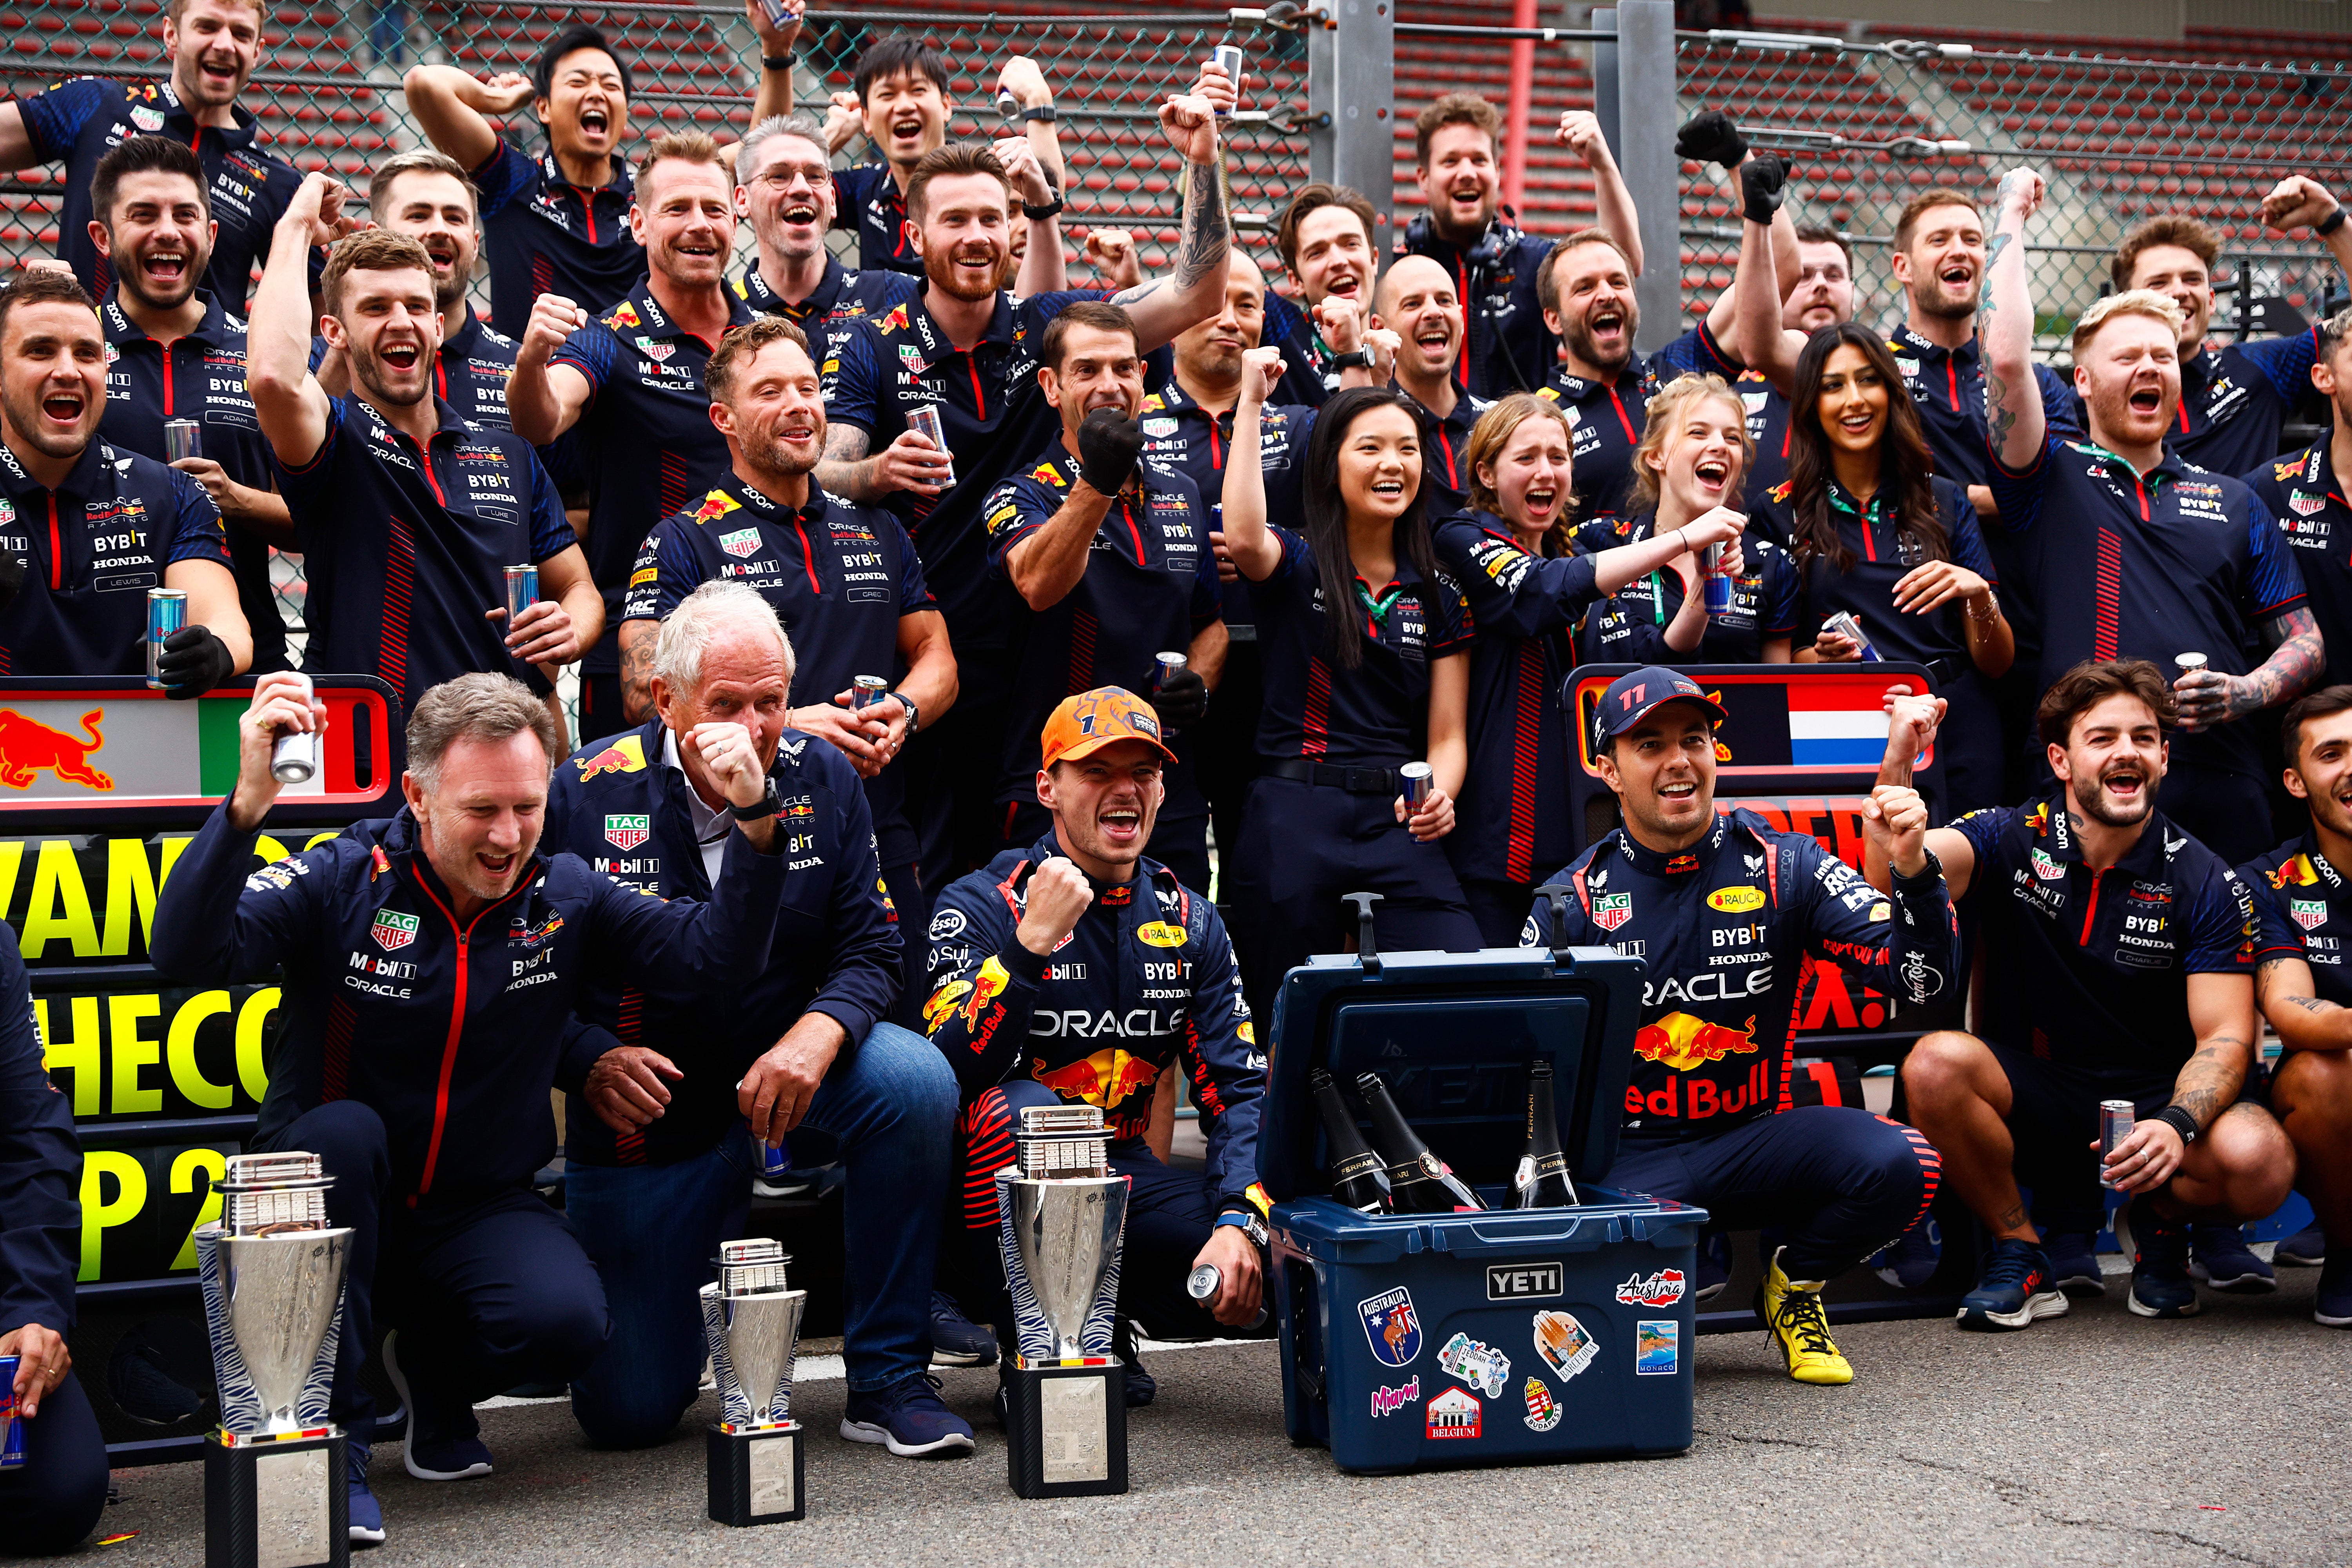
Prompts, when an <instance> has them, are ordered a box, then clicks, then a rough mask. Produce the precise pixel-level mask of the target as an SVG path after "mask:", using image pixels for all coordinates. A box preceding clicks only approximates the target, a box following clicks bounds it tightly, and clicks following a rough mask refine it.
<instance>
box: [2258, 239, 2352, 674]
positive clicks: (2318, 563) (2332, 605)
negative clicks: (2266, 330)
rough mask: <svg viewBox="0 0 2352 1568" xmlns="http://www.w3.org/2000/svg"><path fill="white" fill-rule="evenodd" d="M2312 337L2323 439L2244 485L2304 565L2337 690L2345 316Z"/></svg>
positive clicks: (2348, 554)
mask: <svg viewBox="0 0 2352 1568" xmlns="http://www.w3.org/2000/svg"><path fill="white" fill-rule="evenodd" d="M2338 232H2339V233H2340V232H2341V231H2340V230H2339V231H2338ZM2313 332H2314V336H2315V338H2316V339H2317V346H2316V348H2315V352H2314V355H2313V359H2312V364H2311V384H2312V385H2314V386H2315V387H2317V388H2318V389H2319V394H2320V395H2321V396H2323V397H2325V398H2326V399H2327V406H2328V431H2327V434H2326V435H2325V436H2323V437H2320V438H2319V439H2318V440H2316V441H2315V442H2313V443H2312V444H2311V445H2310V446H2309V447H2305V448H2304V449H2303V450H2302V451H2300V452H2297V453H2295V454H2294V456H2293V457H2288V458H2277V459H2276V460H2274V461H2266V462H2263V463H2261V464H2259V465H2257V466H2256V467H2255V468H2254V469H2253V471H2252V472H2251V473H2249V474H2247V475H2246V476H2245V479H2246V483H2248V484H2249V485H2252V487H2253V490H2254V496H2255V499H2256V500H2260V501H2261V502H2262V503H2263V505H2264V506H2265V507H2267V508H2269V509H2270V514H2271V515H2272V516H2273V517H2274V518H2276V519H2277V520H2278V525H2279V530H2280V531H2281V532H2282V533H2284V535H2285V536H2286V542H2287V543H2289V544H2290V545H2292V546H2294V549H2295V551H2296V552H2297V553H2296V555H2295V559H2296V560H2297V561H2308V562H2310V563H2311V568H2310V570H2308V571H2306V572H2305V573H2304V574H2303V581H2304V585H2305V587H2307V588H2309V589H2310V590H2311V613H2312V618H2313V620H2314V622H2315V624H2316V625H2317V626H2318V627H2319V630H2320V634H2321V637H2323V639H2324V640H2325V641H2326V648H2327V672H2326V675H2325V676H2324V677H2322V678H2321V680H2320V684H2321V685H2325V686H2341V685H2343V684H2344V683H2345V682H2346V681H2352V502H2347V500H2345V489H2344V486H2345V481H2344V480H2343V479H2339V478H2338V477H2337V476H2338V475H2341V474H2352V310H2338V311H2337V312H2336V314H2334V315H2333V316H2330V317H2328V318H2327V319H2326V321H2322V322H2320V323H2319V325H2318V326H2317V327H2316V328H2315V329H2313Z"/></svg>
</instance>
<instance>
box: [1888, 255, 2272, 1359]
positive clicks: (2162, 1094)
mask: <svg viewBox="0 0 2352 1568" xmlns="http://www.w3.org/2000/svg"><path fill="white" fill-rule="evenodd" d="M2011 210H2014V209H2013V208H2012V209H2011ZM2013 233H2014V230H2013V229H2011V227H2010V226H2009V225H2008V224H2007V222H2006V221H2004V224H2003V226H2002V232H2001V233H2000V235H1997V236H1996V237H1995V239H1994V241H1993V247H1994V248H1993V251H1992V255H1993V258H1994V265H1993V269H1992V270H1993V287H1994V289H1996V290H1999V289H2001V287H2002V279H2001V271H2002V268H2003V266H2004V265H2005V261H2006V258H2003V257H2002V255H2001V239H2002V238H2004V237H2010V236H2011V235H2013ZM1987 348H1988V350H1989V351H1994V349H1995V345H1994V344H1993V343H1992V342H1988V344H1987ZM2002 368H2003V367H2002V365H2001V363H2000V359H1999V358H1998V355H1997V352H1996V357H1995V359H1994V363H1993V366H1992V368H1991V370H1990V372H1989V373H1988V374H1990V375H1992V376H1996V377H1998V376H2000V374H2001V372H2002ZM2093 416H2094V417H2096V416H2097V405H2096V404H2095V403H2094V405H2093ZM1994 417H1995V419H1996V421H1998V420H1999V418H2000V415H1999V414H1998V413H1996V414H1995V416H1994ZM2174 704H2175V693H2174V691H2173V689H2171V688H2170V687H2168V686H2167V685H2166V684H2165V680H2164V676H2163V674H2162V672H2161V671H2159V670H2158V668H2156V666H2154V665H2152V664H2150V663H2148V662H2147V660H2146V659H2140V658H2126V659H2120V660H2102V661H2096V662H2093V661H2088V660H2086V661H2084V662H2083V663H2081V664H2078V665H2076V666H2075V667H2074V668H2072V669H2069V670H2068V671H2067V672H2066V673H2065V674H2064V675H2063V676H2062V677H2060V678H2059V679H2058V680H2056V681H2055V682H2054V683H2053V684H2052V686H2051V688H2050V689H2049V690H2048V691H2046V692H2044V693H2043V694H2042V703H2041V707H2040V709H2039V710H2037V711H2036V713H2035V715H2034V718H2035V722H2036V724H2037V726H2038V727H2039V729H2040V731H2041V733H2042V742H2043V744H2044V745H2045V746H2046V747H2047V748H2048V752H2049V758H2050V767H2051V770H2052V772H2053V773H2056V774H2057V784H2055V785H2054V786H2053V787H2052V788H2051V789H2049V790H2047V791H2045V792H2044V793H2042V795H2038V796H2036V797H2035V798H2033V799H2032V800H2029V801H2027V802H2026V803H2025V804H2024V805H2019V806H1994V807H1990V808H1988V809H1986V810H1982V811H1972V812H1970V813H1969V814H1968V815H1967V816H1963V817H1961V818H1960V819H1959V820H1958V822H1956V823H1954V824H1953V825H1952V826H1949V827H1944V828H1938V829H1937V830H1935V831H1933V832H1931V833H1929V834H1928V835H1927V848H1928V851H1929V852H1930V853H1931V854H1933V855H1934V856H1935V857H1936V858H1937V859H1938V860H1940V861H1942V862H1943V866H1944V878H1945V880H1946V881H1947V882H1948V883H1949V884H1950V886H1951V889H1952V891H1953V893H1954V894H1955V895H1956V896H1966V894H1967V893H1968V891H1969V889H1971V888H1977V889H1981V890H1982V891H1983V894H1984V897H1982V898H1980V899H1979V900H1977V920H1978V930H1979V939H1978V940H1979V942H1982V943H1983V944H1984V947H1985V954H1986V970H1987V973H1990V974H1996V975H1999V976H2000V977H2001V983H2000V984H1994V985H1991V986H1989V987H1987V988H1986V992H1985V995H1984V999H1983V1006H1982V1007H1981V1009H1980V1010H1979V1015H1978V1017H1977V1026H1978V1030H1979V1033H1978V1034H1975V1035H1969V1034H1962V1033H1960V1032H1959V1031H1958V1030H1955V1029H1939V1030H1936V1031H1934V1032H1932V1033H1930V1034H1927V1035H1923V1036H1921V1037H1920V1038H1919V1040H1918V1042H1917V1043H1916V1045H1914V1046H1913V1047H1911V1053H1910V1055H1909V1056H1908V1057H1907V1058H1906V1059H1905V1061H1904V1063H1903V1089H1904V1094H1905V1096H1906V1102H1907V1103H1908V1105H1909V1107H1910V1116H1911V1121H1912V1123H1913V1125H1915V1126H1916V1127H1917V1128H1918V1129H1919V1131H1922V1132H1924V1133H1926V1134H1927V1137H1928V1139H1929V1141H1930V1142H1933V1143H1934V1144H1935V1145H1936V1151H1937V1153H1938V1154H1940V1155H1941V1156H1942V1157H1943V1163H1944V1178H1945V1180H1947V1181H1948V1182H1950V1183H1951V1184H1953V1185H1954V1186H1955V1187H1956V1188H1957V1189H1958V1192H1959V1194H1960V1196H1961V1198H1962V1199H1964V1200H1965V1201H1966V1202H1967V1204H1968V1205H1969V1208H1970V1209H1972V1210H1974V1211H1975V1213H1976V1215H1977V1217H1978V1218H1979V1220H1981V1221H1983V1222H1984V1225H1985V1226H1986V1227H1987V1228H1988V1229H1990V1231H1991V1232H1992V1234H1993V1238H1994V1241H1993V1249H1992V1253H1991V1255H1990V1257H1989V1258H1987V1259H1986V1260H1985V1265H1984V1271H1983V1273H1982V1274H1981V1275H1980V1276H1979V1279H1978V1281H1977V1285H1976V1289H1973V1290H1970V1291H1969V1293H1968V1294H1967V1295H1966V1296H1963V1297H1962V1298H1961V1299H1960V1308H1959V1323H1960V1326H1961V1327H1962V1328H1965V1329H1979V1330H1992V1331H1999V1330H2003V1329H2023V1328H2030V1327H2031V1326H2032V1323H2033V1321H2034V1320H2035V1319H2037V1318H2052V1317H2058V1316H2061V1315H2063V1313H2064V1312H2065V1310H2066V1305H2067V1303H2066V1297H2065V1296H2064V1295H2063V1293H2062V1292H2061V1291H2060V1290H2059V1289H2058V1286H2059V1285H2060V1284H2061V1283H2063V1282H2066V1281H2068V1280H2071V1279H2076V1278H2079V1277H2080V1271H2081V1270H2083V1269H2084V1268H2087V1269H2089V1271H2090V1278H2091V1279H2094V1280H2095V1279H2097V1278H2098V1270H2097V1265H2096V1263H2095V1261H2094V1260H2092V1258H2090V1257H2089V1249H2090V1240H2091V1237H2092V1236H2093V1234H2094V1233H2095V1232H2096V1231H2097V1230H2098V1228H2099V1225H2100V1220H2101V1217H2102V1215H2103V1214H2104V1213H2105V1197H2104V1194H2102V1193H2101V1191H2100V1188H2101V1186H2102V1185H2105V1186H2107V1187H2109V1188H2112V1189H2114V1190H2116V1191H2119V1192H2122V1193H2126V1194H2129V1196H2130V1199H2131V1207H2130V1210H2129V1215H2128V1222H2129V1236H2130V1238H2131V1240H2130V1245H2131V1246H2132V1247H2133V1248H2134V1256H2133V1259H2132V1283H2131V1302H2130V1304H2131V1310H2132V1311H2133V1312H2134V1313H2136V1314H2137V1315H2138V1316H2140V1317H2144V1318H2185V1317H2189V1316H2190V1315H2192V1314H2194V1313H2195V1312H2196V1311H2197V1310H2198V1306H2199V1302H2198V1299H2197V1286H2196V1283H2195V1282H2194V1281H2193V1280H2192V1279H2190V1278H2189V1227H2190V1226H2191V1224H2192V1223H2196V1222H2201V1221H2220V1222H2224V1223H2229V1224H2236V1223H2238V1222H2239V1221H2242V1220H2248V1219H2254V1218H2258V1217H2260V1216H2262V1215H2267V1214H2269V1213H2270V1212H2271V1211H2273V1209H2275V1208H2277V1207H2278V1205H2279V1204H2280V1203H2281V1202H2282V1201H2284V1198H2285V1197H2286V1193H2287V1184H2288V1183H2289V1182H2290V1181H2291V1180H2292V1179H2293V1177H2294V1151H2293V1149H2292V1148H2291V1147H2290V1146H2289V1144H2288V1142H2287V1140H2286V1135H2285V1134H2284V1132H2282V1131H2280V1130H2279V1125H2278V1123H2277V1122H2276V1121H2273V1120H2272V1119H2271V1115H2270V1112H2268V1111H2267V1110H2263V1108H2262V1106H2261V1105H2260V1104H2259V1103H2257V1102H2256V1101H2255V1100H2252V1099H2247V1098H2242V1095H2243V1092H2244V1090H2245V1089H2247V1088H2248V1087H2249V1076H2250V1074H2251V1073H2252V1068H2253V1063H2254V1042H2255V1038H2256V1028H2255V1018H2254V960H2255V949H2256V936H2257V928H2256V925H2255V920H2254V910H2253V904H2252V898H2251V895H2249V894H2248V892H2247V891H2246V887H2245V884H2244V883H2242V882H2241V881H2240V880H2239V879H2238V878H2237V876H2236V874H2235V873H2233V872H2232V871H2231V869H2230V868H2229V865H2228V863H2227V862H2226V861H2224V860H2222V859H2221V858H2220V857H2219V856H2217V855H2215V854H2214V853H2213V852H2212V851H2211V850H2210V849H2208V848H2207V847H2205V846H2204V845H2202V844H2200V843H2199V842H2198V841H2197V840H2196V839H2195V838H2193V837H2190V836H2189V834H2187V833H2185V832H2182V831H2181V830H2180V829H2179V827H2178V826H2175V825H2174V824H2173V822H2172V821H2171V820H2170V819H2169V818H2168V817H2167V816H2165V815H2164V814H2163V813H2162V812H2161V811H2160V810H2158V798H2157V795H2158V786H2159V785H2160V784H2162V783H2163V781H2164V777H2165V740H2164V731H2165V730H2166V728H2167V727H2168V726H2169V725H2170V724H2171V723H2172V722H2173V721H2174ZM1943 707H1944V704H1943V701H1942V700H1941V699H1925V698H1917V697H1913V696H1910V695H1909V694H1908V691H1907V689H1905V688H1897V689H1896V693H1895V694H1890V696H1889V700H1888V709H1889V712H1890V715H1891V722H1890V724H1889V726H1888V730H1887V738H1886V752H1885V759H1884V761H1883V762H1882V763H1880V766H1879V773H1878V784H1879V786H1880V787H1882V788H1883V787H1885V786H1887V785H1889V784H1906V783H1907V782H1908V781H1909V779H1910V776H1911V769H1912V764H1913V763H1914V761H1915V760H1916V758H1917V757H1918V756H1919V754H1920V753H1921V752H1923V751H1925V750H1926V749H1927V745H1928V744H1929V742H1932V741H1933V740H1934V739H1935V732H1936V724H1937V721H1938V720H1939V719H1940V718H1941V717H1942V713H1943ZM1866 864H1867V869H1868V871H1869V874H1870V877H1871V879H1872V880H1873V881H1874V882H1875V883H1876V884H1877V885H1878V886H1879V887H1881V888H1885V886H1887V885H1888V883H1887V876H1886V868H1885V862H1884V860H1883V859H1882V858H1881V856H1880V855H1879V852H1878V850H1877V847H1876V846H1872V847H1870V849H1869V850H1868V852H1867V855H1866ZM2102 1100H2130V1101H2131V1102H2132V1104H2133V1106H2134V1108H2135V1110H2136V1112H2137V1118H2138V1120H2137V1122H2136V1123H2135V1125H2134V1126H2133V1128H2132V1131H2131V1133H2130V1135H2129V1136H2128V1137H2126V1138H2125V1139H2124V1140H2123V1141H2122V1142H2120V1143H2118V1144H2117V1145H2116V1147H2115V1148H2113V1149H2111V1150H2107V1151H2105V1153H2104V1154H2102V1152H2101V1144H2100V1141H2101V1136H2102V1128H2101V1121H2102V1118H2101V1113H2100V1101H2102ZM2021 1180H2023V1181H2024V1182H2026V1183H2028V1184H2031V1185H2032V1188H2033V1203H2034V1209H2035V1212H2036V1213H2037V1214H2038V1215H2040V1216H2041V1225H2040V1226H2039V1228H2037V1226H2036V1225H2035V1223H2034V1221H2033V1220H2032V1219H2031V1218H2029V1217H2028V1216H2027V1214H2026V1210H2025V1204H2024V1200H2023V1198H2022V1197H2021V1196H2020V1194H2019V1191H2018V1184H2019V1182H2020V1181H2021ZM2123 1234H2124V1226H2121V1225H2118V1226H2117V1235H2118V1237H2121V1236H2122V1235H2123Z"/></svg>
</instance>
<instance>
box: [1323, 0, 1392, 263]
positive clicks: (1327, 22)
mask: <svg viewBox="0 0 2352 1568" xmlns="http://www.w3.org/2000/svg"><path fill="white" fill-rule="evenodd" d="M1395 100H1396V16H1395V7H1394V5H1393V4H1392V0H1314V3H1313V5H1312V6H1311V7H1310V9H1309V11H1308V23H1307V113H1308V117H1309V119H1310V120H1313V121H1316V123H1315V124H1314V125H1312V126H1311V127H1310V129H1309V130H1308V132H1307V173H1308V174H1310V175H1311V176H1312V177H1313V178H1315V179H1318V180H1328V181H1330V182H1331V183H1332V184H1340V185H1352V186H1354V187H1355V188H1356V189H1357V190H1359V191H1361V192H1363V194H1364V195H1365V197H1366V199H1368V200H1369V201H1370V203H1371V204H1372V206H1373V208H1374V209H1375V210H1376V211H1378V213H1379V214H1380V221H1381V224H1382V225H1383V226H1386V225H1387V224H1388V222H1389V215H1390V213H1391V211H1392V210H1393V208H1394V207H1395V205H1396V124H1395V121H1393V120H1392V119H1391V115H1390V110H1389V105H1390V104H1391V103H1393V102H1394V101H1395ZM1372 238H1373V243H1374V246H1375V247H1376V248H1379V249H1383V250H1385V249H1387V248H1388V244H1387V242H1386V240H1384V239H1383V238H1382V237H1381V236H1379V235H1375V236H1373V237H1372Z"/></svg>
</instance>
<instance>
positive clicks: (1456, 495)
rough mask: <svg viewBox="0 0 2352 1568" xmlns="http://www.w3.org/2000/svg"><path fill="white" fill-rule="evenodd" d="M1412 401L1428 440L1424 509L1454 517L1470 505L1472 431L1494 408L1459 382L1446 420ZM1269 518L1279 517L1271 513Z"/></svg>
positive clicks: (1397, 390)
mask: <svg viewBox="0 0 2352 1568" xmlns="http://www.w3.org/2000/svg"><path fill="white" fill-rule="evenodd" d="M1389 390H1390V391H1391V392H1394V393H1398V394H1401V395H1403V396H1406V397H1412V394H1411V393H1409V392H1406V391H1405V390H1404V388H1403V387H1402V386H1399V385H1398V384H1396V383H1395V382H1393V381H1391V382H1390V383H1389ZM1412 401H1413V406H1414V407H1416V408H1418V409H1420V410H1421V424H1422V430H1423V435H1424V437H1426V438H1425V439H1424V440H1423V443H1422V447H1421V494H1422V505H1423V506H1424V507H1426V508H1427V509H1428V510H1429V515H1430V516H1432V517H1451V516H1452V515H1453V514H1454V513H1455V512H1457V511H1462V510H1465V509H1466V508H1468V506H1469V505H1470V431H1471V429H1472V428H1473V427H1474V426H1476V424H1477V423H1478V416H1480V415H1481V414H1484V413H1486V410H1487V409H1489V408H1492V407H1493V406H1494V405H1493V404H1491V403H1489V402H1487V401H1486V399H1485V398H1483V397H1478V396H1475V395H1472V394H1471V393H1470V392H1468V391H1467V390H1465V388H1464V386H1463V385H1462V384H1461V383H1460V382H1458V381H1457V382H1455V383H1454V412H1453V413H1451V414H1448V415H1447V416H1445V417H1444V418H1443V419H1440V418H1439V417H1438V416H1437V415H1436V414H1435V413H1434V412H1433V410H1432V409H1431V408H1430V406H1429V405H1427V404H1425V403H1423V402H1422V401H1421V400H1420V399H1419V398H1417V397H1415V398H1413V399H1412ZM1268 499H1269V500H1270V499H1271V497H1269V498H1268ZM1266 515H1267V516H1268V517H1272V516H1274V515H1275V514H1274V513H1273V512H1272V511H1271V510H1269V511H1268V512H1267V513H1266Z"/></svg>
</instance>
